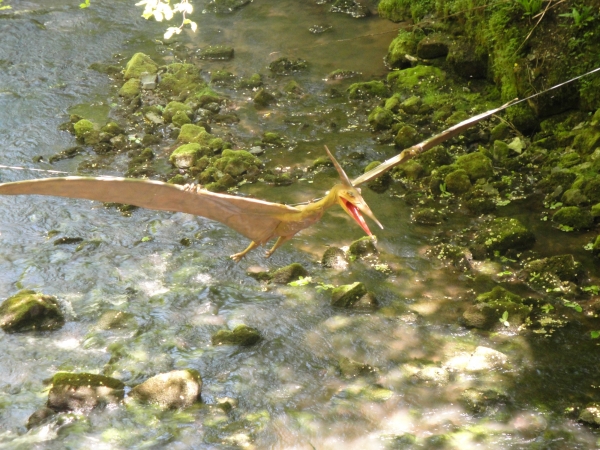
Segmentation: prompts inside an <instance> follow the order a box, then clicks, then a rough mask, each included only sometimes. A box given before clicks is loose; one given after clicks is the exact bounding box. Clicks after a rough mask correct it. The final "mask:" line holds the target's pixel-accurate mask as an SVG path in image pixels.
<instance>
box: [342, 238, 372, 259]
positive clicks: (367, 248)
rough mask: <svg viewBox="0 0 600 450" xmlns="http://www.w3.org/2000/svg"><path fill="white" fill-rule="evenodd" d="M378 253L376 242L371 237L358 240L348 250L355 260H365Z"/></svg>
mask: <svg viewBox="0 0 600 450" xmlns="http://www.w3.org/2000/svg"><path fill="white" fill-rule="evenodd" d="M377 253H378V251H377V247H375V242H374V241H373V238H371V237H370V236H364V237H361V238H360V239H357V240H356V241H354V242H353V243H352V244H350V248H349V249H348V254H349V255H350V256H353V257H355V258H363V257H365V256H369V255H373V254H377Z"/></svg>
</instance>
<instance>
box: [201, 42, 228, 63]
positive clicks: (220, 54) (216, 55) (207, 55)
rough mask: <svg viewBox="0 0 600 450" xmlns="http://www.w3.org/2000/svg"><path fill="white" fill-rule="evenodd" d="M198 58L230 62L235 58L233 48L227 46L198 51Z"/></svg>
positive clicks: (215, 46) (209, 47)
mask: <svg viewBox="0 0 600 450" xmlns="http://www.w3.org/2000/svg"><path fill="white" fill-rule="evenodd" d="M197 54H198V58H200V59H208V60H228V59H231V58H233V48H232V47H228V46H226V45H209V46H208V47H205V48H203V49H200V50H198V51H197Z"/></svg>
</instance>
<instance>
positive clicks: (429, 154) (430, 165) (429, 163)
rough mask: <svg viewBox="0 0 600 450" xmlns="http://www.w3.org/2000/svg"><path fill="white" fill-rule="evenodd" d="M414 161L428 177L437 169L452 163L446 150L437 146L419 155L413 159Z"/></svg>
mask: <svg viewBox="0 0 600 450" xmlns="http://www.w3.org/2000/svg"><path fill="white" fill-rule="evenodd" d="M415 161H417V162H418V163H419V164H421V166H423V169H424V170H425V172H426V173H427V175H429V174H430V173H431V172H432V171H433V170H434V169H436V168H437V167H440V166H443V165H447V164H450V163H451V162H452V157H451V156H450V154H449V153H448V150H446V149H445V148H444V147H442V146H441V145H438V146H436V147H433V148H432V149H429V150H427V151H426V152H424V153H421V154H420V155H419V156H417V157H416V158H415Z"/></svg>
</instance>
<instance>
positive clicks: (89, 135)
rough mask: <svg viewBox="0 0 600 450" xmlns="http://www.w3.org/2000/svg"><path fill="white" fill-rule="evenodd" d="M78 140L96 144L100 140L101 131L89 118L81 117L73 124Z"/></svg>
mask: <svg viewBox="0 0 600 450" xmlns="http://www.w3.org/2000/svg"><path fill="white" fill-rule="evenodd" d="M73 128H74V130H75V136H76V137H77V140H79V141H80V142H83V143H85V144H86V145H94V144H97V143H99V142H100V131H99V130H98V129H97V128H96V126H95V125H94V124H93V123H92V122H90V121H89V120H87V119H81V120H80V121H78V122H77V123H75V124H74V125H73Z"/></svg>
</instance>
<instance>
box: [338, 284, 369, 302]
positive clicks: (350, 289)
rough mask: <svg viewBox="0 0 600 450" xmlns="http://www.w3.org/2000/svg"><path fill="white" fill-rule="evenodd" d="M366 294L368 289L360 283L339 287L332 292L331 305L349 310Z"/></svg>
mask: <svg viewBox="0 0 600 450" xmlns="http://www.w3.org/2000/svg"><path fill="white" fill-rule="evenodd" d="M366 294H367V288H366V287H365V285H364V284H363V283H361V282H360V281H357V282H355V283H352V284H346V285H342V286H338V287H337V288H335V289H333V291H331V304H332V305H333V306H339V307H344V308H349V307H351V306H353V305H354V304H355V303H356V302H357V301H358V300H360V298H361V297H363V296H364V295H366Z"/></svg>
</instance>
